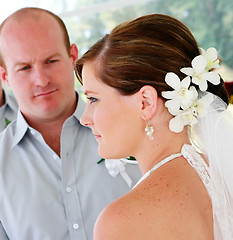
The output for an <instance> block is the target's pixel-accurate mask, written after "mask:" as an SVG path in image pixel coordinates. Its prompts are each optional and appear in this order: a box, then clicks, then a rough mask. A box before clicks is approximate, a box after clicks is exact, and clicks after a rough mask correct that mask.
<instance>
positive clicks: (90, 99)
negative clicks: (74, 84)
mask: <svg viewBox="0 0 233 240" xmlns="http://www.w3.org/2000/svg"><path fill="white" fill-rule="evenodd" d="M87 99H88V100H89V101H90V103H94V102H96V101H97V98H94V97H87Z"/></svg>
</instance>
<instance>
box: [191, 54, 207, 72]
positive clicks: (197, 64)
mask: <svg viewBox="0 0 233 240" xmlns="http://www.w3.org/2000/svg"><path fill="white" fill-rule="evenodd" d="M191 64H192V67H193V68H194V70H195V72H197V73H201V72H202V71H203V70H204V69H205V67H206V65H207V60H206V59H205V58H204V57H203V56H202V55H199V56H196V57H195V58H194V59H193V60H192V63H191Z"/></svg>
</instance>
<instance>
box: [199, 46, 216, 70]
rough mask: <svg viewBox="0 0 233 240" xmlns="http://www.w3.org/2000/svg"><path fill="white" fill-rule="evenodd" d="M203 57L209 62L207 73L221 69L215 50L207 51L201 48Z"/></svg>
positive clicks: (209, 49)
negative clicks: (214, 69)
mask: <svg viewBox="0 0 233 240" xmlns="http://www.w3.org/2000/svg"><path fill="white" fill-rule="evenodd" d="M200 51H201V55H202V56H203V57H204V58H205V59H206V60H207V66H206V68H205V69H206V71H207V72H208V71H209V70H210V69H213V68H218V67H219V59H218V52H217V50H216V49H215V48H213V47H211V48H208V49H207V50H206V51H205V50H204V49H203V48H200Z"/></svg>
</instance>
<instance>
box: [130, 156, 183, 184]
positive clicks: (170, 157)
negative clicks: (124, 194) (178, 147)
mask: <svg viewBox="0 0 233 240" xmlns="http://www.w3.org/2000/svg"><path fill="white" fill-rule="evenodd" d="M181 156H182V154H181V153H176V154H172V155H170V156H168V157H166V158H165V159H163V160H162V161H160V162H158V163H157V164H156V165H155V166H154V167H153V168H151V169H150V170H149V171H148V172H146V173H145V174H144V175H143V176H142V177H141V178H140V179H139V181H138V182H137V183H136V184H135V186H134V187H133V188H135V187H136V186H137V185H138V184H139V183H141V182H142V181H143V180H144V179H145V178H147V177H148V176H149V175H150V174H151V173H152V172H154V171H155V170H156V169H158V168H159V167H161V166H163V165H164V164H165V163H167V162H170V161H171V160H173V159H175V158H178V157H181Z"/></svg>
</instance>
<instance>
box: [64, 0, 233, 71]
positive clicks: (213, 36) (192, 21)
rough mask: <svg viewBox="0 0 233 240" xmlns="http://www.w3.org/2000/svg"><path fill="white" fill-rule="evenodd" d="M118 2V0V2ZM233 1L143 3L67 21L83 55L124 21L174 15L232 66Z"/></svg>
mask: <svg viewBox="0 0 233 240" xmlns="http://www.w3.org/2000/svg"><path fill="white" fill-rule="evenodd" d="M116 1H117V0H116ZM103 2H106V3H107V2H109V1H107V0H105V1H103V0H79V1H77V3H78V6H79V7H80V6H84V4H85V6H93V4H99V3H103ZM232 9H233V1H232V0H221V1H219V0H205V1H203V0H151V1H145V3H143V4H136V5H134V6H129V7H124V8H119V9H115V10H114V9H113V10H111V9H110V10H108V11H98V12H96V13H94V14H93V13H92V14H90V15H89V14H88V15H86V16H80V17H72V18H69V19H64V20H65V21H66V24H67V26H68V29H69V32H70V34H71V39H72V41H73V42H75V43H77V45H78V47H79V49H80V55H82V54H83V53H84V52H85V51H86V50H87V49H88V48H89V47H90V46H91V45H92V44H93V43H95V42H96V41H97V40H99V39H100V38H101V37H103V36H104V34H105V33H107V32H109V31H111V29H112V28H113V27H115V26H116V25H117V24H119V23H120V22H122V21H125V20H129V19H133V18H136V17H138V16H141V15H145V14H151V13H162V14H168V15H171V16H174V17H176V18H178V19H179V20H181V21H182V22H184V23H185V24H186V25H187V26H188V27H189V28H190V29H191V31H192V32H193V34H194V36H195V38H196V39H197V41H198V43H199V45H200V46H202V47H203V48H208V47H210V46H213V47H216V48H217V49H218V51H219V53H220V56H221V58H222V59H223V61H224V63H225V64H226V65H228V66H229V67H233V51H232V49H233V28H232V25H233V13H232Z"/></svg>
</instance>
